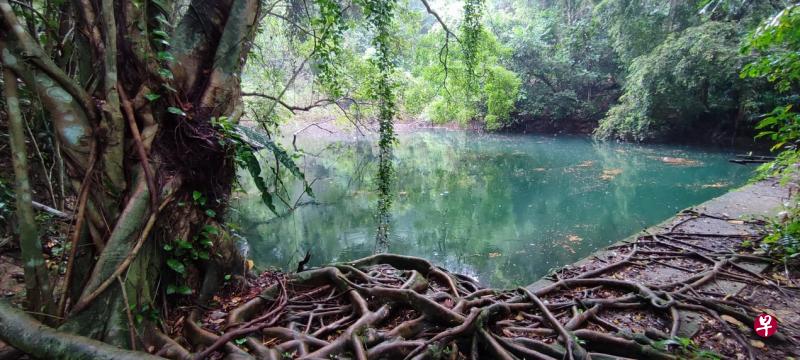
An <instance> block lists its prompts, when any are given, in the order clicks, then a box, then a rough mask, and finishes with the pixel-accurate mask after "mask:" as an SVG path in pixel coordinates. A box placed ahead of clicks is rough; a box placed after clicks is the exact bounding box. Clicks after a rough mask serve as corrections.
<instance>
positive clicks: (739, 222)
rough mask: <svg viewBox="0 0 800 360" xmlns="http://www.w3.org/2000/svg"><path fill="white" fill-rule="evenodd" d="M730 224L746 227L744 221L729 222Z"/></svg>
mask: <svg viewBox="0 0 800 360" xmlns="http://www.w3.org/2000/svg"><path fill="white" fill-rule="evenodd" d="M728 224H733V225H744V221H742V220H728Z"/></svg>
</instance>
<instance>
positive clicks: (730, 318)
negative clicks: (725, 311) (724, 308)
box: [720, 315, 747, 329]
mask: <svg viewBox="0 0 800 360" xmlns="http://www.w3.org/2000/svg"><path fill="white" fill-rule="evenodd" d="M720 317H721V318H722V320H725V321H727V322H729V323H731V324H733V325H736V326H737V327H738V328H740V329H747V326H745V325H744V323H742V322H741V321H739V320H736V318H734V317H733V316H730V315H722V316H720Z"/></svg>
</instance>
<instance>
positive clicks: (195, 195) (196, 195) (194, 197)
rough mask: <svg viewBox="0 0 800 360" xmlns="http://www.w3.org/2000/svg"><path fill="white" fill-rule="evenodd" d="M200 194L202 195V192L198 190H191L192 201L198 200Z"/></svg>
mask: <svg viewBox="0 0 800 360" xmlns="http://www.w3.org/2000/svg"><path fill="white" fill-rule="evenodd" d="M202 196H203V194H202V193H200V192H199V191H197V190H195V191H193V192H192V199H194V201H197V200H198V199H200V198H201V197H202Z"/></svg>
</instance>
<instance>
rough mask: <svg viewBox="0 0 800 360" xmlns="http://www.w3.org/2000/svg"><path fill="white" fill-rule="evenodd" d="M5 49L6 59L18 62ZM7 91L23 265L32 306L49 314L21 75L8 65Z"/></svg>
mask: <svg viewBox="0 0 800 360" xmlns="http://www.w3.org/2000/svg"><path fill="white" fill-rule="evenodd" d="M0 51H2V52H3V62H4V63H8V62H11V61H15V59H14V58H13V57H11V56H10V55H6V54H5V52H6V49H5V48H2V47H0ZM3 82H4V87H3V90H4V94H5V98H6V112H7V114H8V130H9V135H10V138H11V153H12V154H13V155H12V156H11V160H12V162H13V164H14V177H15V179H16V186H15V190H16V194H17V203H16V205H17V211H16V214H17V219H18V222H19V247H20V249H21V251H22V264H23V267H24V269H25V290H26V295H27V299H28V308H29V309H31V310H32V311H35V312H41V313H49V311H51V310H52V305H53V299H52V292H51V290H50V277H49V275H48V273H47V264H45V261H44V256H43V254H42V243H41V241H39V233H38V231H37V228H36V220H35V218H34V213H33V205H32V201H33V199H32V197H31V184H30V181H29V180H28V152H27V149H26V147H25V132H24V130H23V129H24V127H25V126H24V125H23V124H22V114H21V112H20V109H19V98H18V97H17V96H18V95H17V77H16V76H15V75H14V73H13V72H12V71H11V70H10V69H8V68H7V67H4V68H3Z"/></svg>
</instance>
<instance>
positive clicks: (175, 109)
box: [167, 106, 186, 116]
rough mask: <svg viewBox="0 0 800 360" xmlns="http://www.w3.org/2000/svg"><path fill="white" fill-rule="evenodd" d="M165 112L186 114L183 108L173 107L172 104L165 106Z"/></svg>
mask: <svg viewBox="0 0 800 360" xmlns="http://www.w3.org/2000/svg"><path fill="white" fill-rule="evenodd" d="M167 112H169V113H172V114H175V115H179V116H186V113H185V112H183V110H181V109H178V108H176V107H174V106H170V107H168V108H167Z"/></svg>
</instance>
